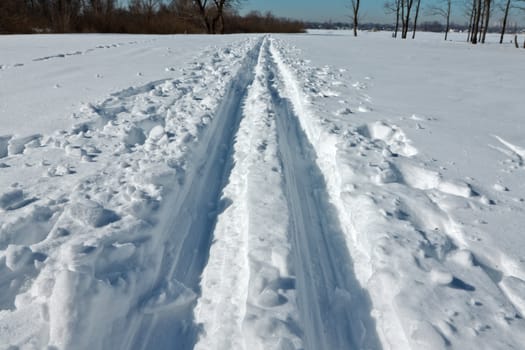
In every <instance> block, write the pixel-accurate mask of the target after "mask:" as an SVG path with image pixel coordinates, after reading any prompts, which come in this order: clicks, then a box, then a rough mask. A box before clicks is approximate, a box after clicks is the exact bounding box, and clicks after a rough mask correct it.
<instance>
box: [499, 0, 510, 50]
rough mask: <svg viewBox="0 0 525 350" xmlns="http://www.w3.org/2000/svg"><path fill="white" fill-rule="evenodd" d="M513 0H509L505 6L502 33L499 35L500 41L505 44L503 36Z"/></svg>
mask: <svg viewBox="0 0 525 350" xmlns="http://www.w3.org/2000/svg"><path fill="white" fill-rule="evenodd" d="M510 4H511V0H507V1H506V4H505V7H504V8H503V22H502V24H501V35H500V37H499V43H500V44H503V36H504V35H505V30H506V29H507V19H508V18H509V10H510Z"/></svg>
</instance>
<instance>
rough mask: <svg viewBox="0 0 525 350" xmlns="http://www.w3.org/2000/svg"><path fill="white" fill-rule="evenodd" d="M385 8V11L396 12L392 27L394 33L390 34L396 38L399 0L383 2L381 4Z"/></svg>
mask: <svg viewBox="0 0 525 350" xmlns="http://www.w3.org/2000/svg"><path fill="white" fill-rule="evenodd" d="M383 7H384V9H385V13H387V14H390V13H395V14H396V26H395V29H394V34H393V35H392V36H393V37H394V38H397V32H398V31H399V18H400V17H401V16H400V12H401V0H392V1H390V2H385V4H384V5H383Z"/></svg>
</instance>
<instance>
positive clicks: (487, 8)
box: [481, 0, 491, 44]
mask: <svg viewBox="0 0 525 350" xmlns="http://www.w3.org/2000/svg"><path fill="white" fill-rule="evenodd" d="M490 1H491V0H485V21H484V22H485V25H484V27H483V36H482V37H481V43H482V44H484V43H485V37H486V36H487V30H488V29H489V21H490Z"/></svg>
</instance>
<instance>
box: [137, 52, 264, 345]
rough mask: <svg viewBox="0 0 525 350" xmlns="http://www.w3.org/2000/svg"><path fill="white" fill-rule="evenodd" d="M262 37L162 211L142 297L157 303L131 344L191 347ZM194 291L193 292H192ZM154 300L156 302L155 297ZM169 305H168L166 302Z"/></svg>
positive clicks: (146, 316) (234, 80)
mask: <svg viewBox="0 0 525 350" xmlns="http://www.w3.org/2000/svg"><path fill="white" fill-rule="evenodd" d="M260 45H261V42H259V43H258V44H257V45H256V46H255V48H254V49H253V50H252V51H250V52H249V53H248V55H247V57H246V59H245V62H244V65H243V67H242V68H241V69H240V72H239V74H238V76H237V77H235V78H234V79H233V81H232V83H231V85H230V86H229V88H228V89H227V92H226V94H225V95H224V98H223V100H222V103H221V105H220V106H219V108H218V110H217V112H216V114H217V116H216V118H214V120H217V122H216V123H214V124H213V125H212V126H210V128H209V129H208V130H207V132H206V135H205V136H204V137H203V140H202V141H201V143H200V145H199V149H198V150H197V151H196V152H195V154H196V155H200V158H198V159H197V160H195V162H194V166H193V170H190V171H189V172H188V176H187V179H188V182H187V183H184V184H183V187H182V189H181V191H180V193H179V195H178V196H177V197H176V198H175V199H174V201H173V203H172V204H171V205H168V206H167V207H168V208H169V212H167V213H165V215H167V216H169V217H170V218H171V219H170V220H168V222H167V223H166V225H165V226H164V229H163V230H162V232H163V233H162V235H163V236H164V235H165V236H166V237H168V241H167V242H166V243H165V244H164V252H163V257H162V263H161V266H160V269H159V271H158V273H157V276H158V282H157V283H156V287H155V288H154V289H153V290H152V291H151V293H150V294H149V295H146V296H145V297H144V300H148V301H151V300H152V299H153V300H155V301H156V302H155V303H154V304H159V305H154V306H153V307H151V308H150V307H149V305H148V304H146V305H145V315H144V317H142V319H141V320H140V322H139V323H138V324H136V326H135V327H136V329H135V331H134V334H135V336H134V338H133V339H134V340H133V342H132V343H130V344H129V347H131V348H142V349H151V348H167V347H172V346H174V345H176V346H177V348H178V349H185V348H192V347H193V346H194V343H195V339H196V336H197V333H198V327H197V326H196V325H195V324H193V323H192V322H191V320H192V318H193V317H192V308H193V305H194V302H195V297H196V295H195V292H198V290H199V280H200V275H201V272H202V270H203V268H204V266H205V265H206V261H207V259H208V251H209V246H210V244H211V234H212V232H213V229H214V226H215V221H216V218H217V215H218V212H219V211H220V210H221V206H224V203H222V202H220V201H219V195H220V192H221V189H222V187H223V186H224V181H225V179H226V178H227V177H228V173H229V172H230V170H231V165H232V161H231V151H232V143H233V137H234V135H235V133H236V130H237V129H238V126H239V122H240V118H241V113H240V106H241V102H242V100H243V97H244V91H245V90H246V87H247V86H248V85H249V84H250V83H251V81H252V80H253V72H252V67H253V66H254V65H255V60H256V59H257V53H258V51H259V47H260ZM194 291H195V292H194ZM157 301H158V302H157ZM166 304H167V305H166Z"/></svg>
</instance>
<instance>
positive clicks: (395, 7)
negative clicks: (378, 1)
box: [350, 0, 525, 48]
mask: <svg viewBox="0 0 525 350" xmlns="http://www.w3.org/2000/svg"><path fill="white" fill-rule="evenodd" d="M453 1H463V12H464V13H463V15H464V16H465V17H466V18H467V19H468V31H467V41H468V42H470V43H472V44H478V43H485V39H486V35H487V31H488V29H489V28H491V27H493V26H491V24H490V23H491V21H493V20H494V17H495V16H498V15H499V18H497V20H499V21H501V26H500V44H501V43H503V40H504V35H505V34H506V32H507V30H508V27H507V25H508V19H509V16H510V15H511V12H513V11H514V12H516V11H523V12H522V14H523V13H525V0H439V1H438V2H437V3H436V2H435V1H432V3H431V4H429V5H428V6H427V7H426V8H425V9H424V11H425V12H426V14H427V15H430V16H439V17H442V18H443V20H444V22H445V40H447V36H448V33H449V31H450V25H451V16H452V10H453V8H457V7H458V6H453V5H458V3H453ZM350 7H351V11H352V13H351V17H352V24H353V31H354V36H357V29H358V26H359V17H360V14H359V9H360V0H350ZM384 10H385V13H386V14H393V16H394V23H395V27H394V32H393V34H392V36H393V37H394V38H397V37H398V36H399V34H400V37H401V38H402V39H406V38H407V37H408V36H409V32H412V39H414V38H415V36H416V31H417V25H418V19H419V17H420V14H421V11H422V10H423V7H422V3H421V0H388V1H387V2H385V3H384ZM517 40H518V38H517V34H515V35H514V43H515V45H516V47H518V41H517ZM523 47H524V48H525V43H524V44H523Z"/></svg>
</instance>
